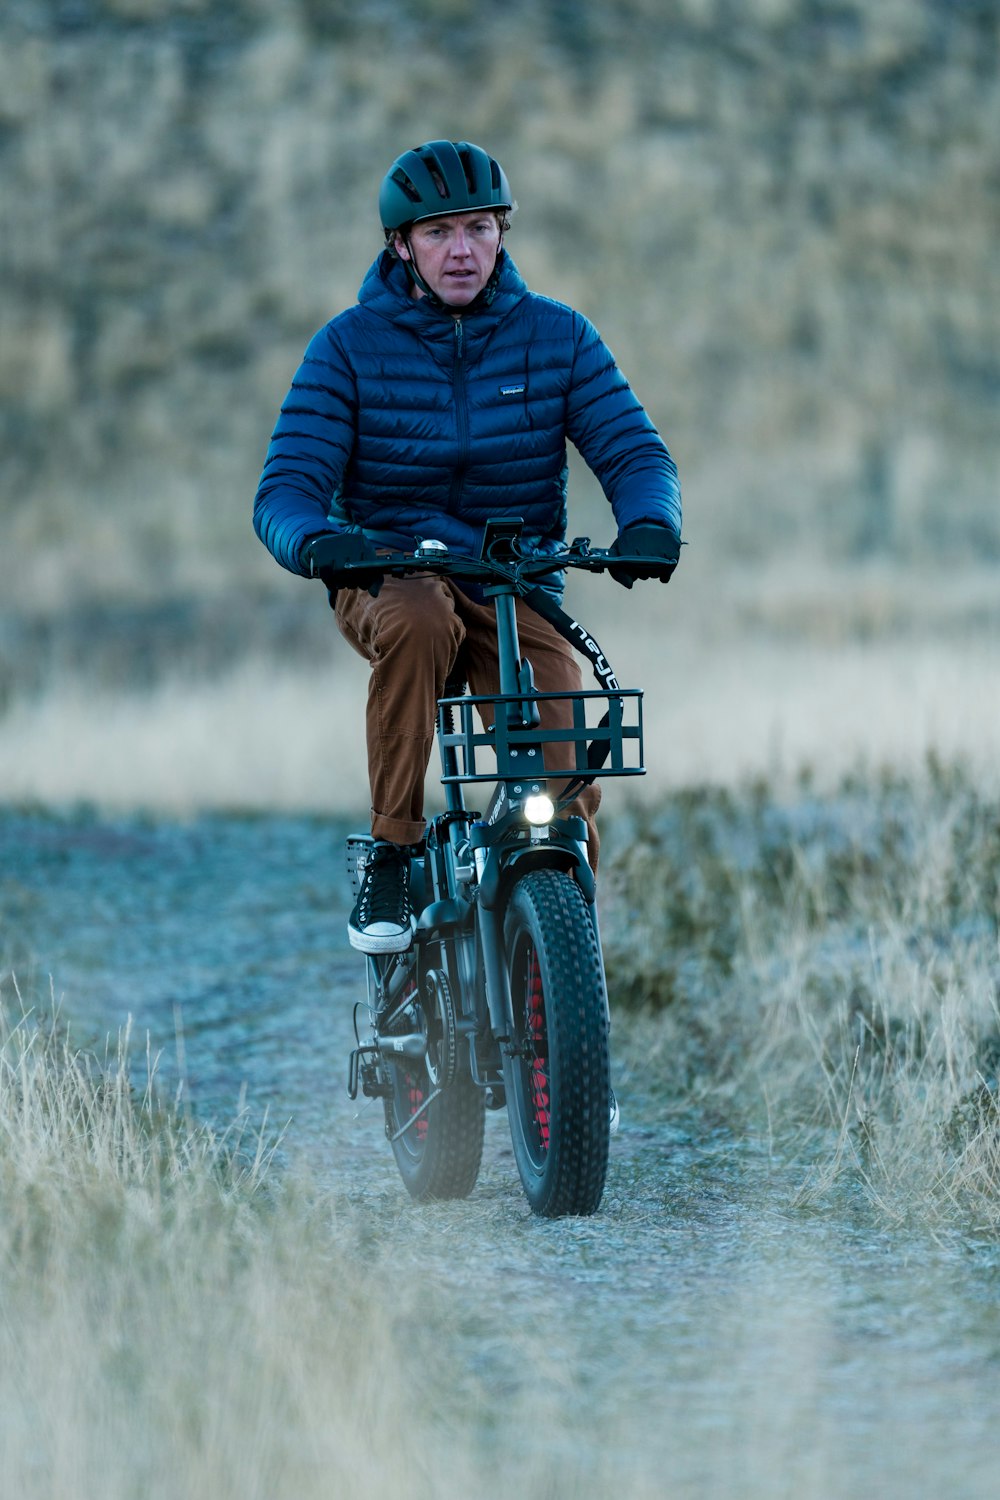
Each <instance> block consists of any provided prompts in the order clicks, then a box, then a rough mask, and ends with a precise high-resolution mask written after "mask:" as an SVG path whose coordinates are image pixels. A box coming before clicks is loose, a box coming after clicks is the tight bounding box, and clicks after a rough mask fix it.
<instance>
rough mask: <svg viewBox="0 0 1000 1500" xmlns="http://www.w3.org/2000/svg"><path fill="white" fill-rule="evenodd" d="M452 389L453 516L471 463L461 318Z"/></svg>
mask: <svg viewBox="0 0 1000 1500" xmlns="http://www.w3.org/2000/svg"><path fill="white" fill-rule="evenodd" d="M452 389H453V391H454V400H455V421H456V423H457V426H458V458H457V459H456V461H455V467H454V469H453V470H452V475H451V491H450V493H449V496H448V510H449V512H451V513H452V514H454V512H455V511H457V510H458V508H459V504H458V502H459V499H460V497H461V493H462V481H463V479H464V478H465V470H466V467H467V466H468V462H469V408H468V405H467V404H466V399H465V330H464V328H463V326H462V320H461V318H456V319H455V357H454V360H453V362H452Z"/></svg>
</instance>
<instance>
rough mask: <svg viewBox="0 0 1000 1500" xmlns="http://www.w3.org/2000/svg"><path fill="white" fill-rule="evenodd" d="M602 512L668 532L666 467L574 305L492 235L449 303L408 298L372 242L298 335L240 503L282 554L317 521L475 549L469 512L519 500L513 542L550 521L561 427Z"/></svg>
mask: <svg viewBox="0 0 1000 1500" xmlns="http://www.w3.org/2000/svg"><path fill="white" fill-rule="evenodd" d="M567 438H568V439H569V440H570V441H571V442H572V443H573V444H574V445H575V446H576V447H577V448H578V449H579V451H580V453H582V455H583V457H584V459H585V460H586V461H587V463H588V464H589V465H590V467H591V469H593V471H594V473H595V474H596V475H597V478H598V479H599V480H600V482H601V485H602V487H603V489H604V492H605V494H606V495H607V496H608V499H609V500H610V502H611V505H612V508H613V510H614V515H615V520H616V522H617V524H618V528H619V530H620V529H621V528H622V527H623V526H627V525H629V524H632V523H635V522H638V521H656V522H662V523H664V524H666V525H668V526H671V527H673V529H674V530H675V531H676V532H677V533H678V535H679V534H680V527H681V503H680V491H679V488H678V483H677V469H676V466H675V464H674V461H673V459H672V458H671V456H670V454H669V452H668V451H667V448H666V445H665V444H664V442H663V440H662V439H661V438H660V436H659V434H658V433H657V431H656V429H655V428H654V426H653V424H652V423H651V422H650V420H649V418H648V417H647V415H646V413H645V411H644V410H643V408H642V407H641V405H640V404H639V402H638V401H637V400H636V398H635V396H634V395H633V393H632V390H631V388H630V387H629V385H628V382H627V381H626V380H625V377H624V376H623V375H622V373H621V371H620V370H619V369H618V367H617V365H616V364H615V362H614V359H613V357H612V355H611V352H610V350H609V349H608V348H607V346H606V345H605V344H604V343H603V342H602V340H601V338H600V336H599V334H598V333H597V330H596V329H595V328H594V327H593V325H592V324H591V323H589V322H588V321H587V319H586V318H584V317H583V316H582V315H581V314H580V313H578V312H574V311H573V310H572V309H571V308H569V307H565V306H563V305H562V304H561V303H559V302H553V301H551V300H550V299H549V298H547V297H540V296H538V295H536V294H535V293H533V292H529V291H528V288H527V287H526V285H525V283H524V281H523V279H522V278H521V275H520V273H519V272H518V270H517V267H516V266H515V265H514V263H513V261H512V260H511V259H510V257H509V256H508V255H507V254H506V252H504V253H503V254H502V257H501V263H500V275H499V278H498V280H497V282H496V290H495V293H494V295H493V297H492V300H490V301H489V303H488V305H486V306H483V307H482V308H481V309H480V307H479V306H478V305H477V307H476V309H475V310H474V311H470V312H467V313H465V314H463V316H461V317H459V318H455V317H453V316H452V315H451V314H450V313H449V312H448V311H446V310H442V309H441V308H440V307H436V306H434V305H433V304H432V303H431V302H430V301H428V300H427V299H421V300H415V299H414V298H413V297H411V296H410V293H409V282H408V280H407V277H406V273H405V269H404V267H403V265H402V264H401V262H399V261H398V260H396V259H395V258H394V257H392V256H391V255H389V254H388V253H387V252H383V254H382V255H381V256H379V258H378V259H377V260H376V261H375V263H374V265H373V266H372V267H371V269H370V270H369V272H368V274H367V276H366V277H365V280H364V283H363V285H362V287H361V291H360V293H359V299H358V303H357V305H356V306H354V307H352V308H349V309H348V310H347V311H346V312H343V313H341V314H340V315H339V316H338V317H336V318H334V319H333V320H332V322H330V323H328V324H327V325H326V327H325V328H323V329H321V330H320V332H319V333H317V334H316V336H315V337H314V338H313V339H312V341H311V343H310V344H309V347H308V349H307V350H306V353H305V357H304V359H303V361H302V364H301V366H300V367H299V370H298V372H297V374H296V376H295V379H294V381H293V382H292V388H291V390H290V392H289V394H288V396H287V397H286V399H285V403H284V405H283V406H282V408H281V414H280V416H279V418H278V423H277V426H276V427H275V429H274V434H273V436H272V439H271V445H270V447H269V449H268V453H267V461H266V463H265V465H264V472H263V474H262V475H261V480H260V486H259V488H258V490H257V498H256V501H255V503H254V527H255V529H256V531H257V535H258V536H259V537H260V539H261V541H262V542H264V544H265V546H267V547H268V548H269V549H270V551H271V552H272V553H273V554H274V556H275V557H276V558H277V560H278V562H280V563H281V564H282V565H283V566H284V567H286V568H289V569H290V570H291V571H292V572H293V573H301V572H302V568H301V565H300V563H299V553H300V551H301V549H302V544H303V542H304V541H305V540H306V538H307V537H310V536H314V535H316V534H317V533H318V532H322V531H330V530H344V529H348V528H352V527H361V528H362V529H363V530H364V531H365V532H366V533H367V534H368V535H369V536H370V537H372V538H373V540H375V541H376V542H379V543H385V544H387V545H391V546H402V547H406V546H410V545H411V544H412V543H413V542H414V540H415V539H416V538H420V537H436V538H437V539H438V540H439V541H442V542H444V543H446V545H448V546H449V547H451V548H452V549H453V550H454V551H459V552H467V553H475V552H477V551H478V548H479V544H480V540H481V536H482V528H483V525H484V523H485V522H486V520H487V519H488V518H489V517H491V516H497V515H519V516H522V517H523V518H524V522H525V528H524V535H525V538H526V540H527V542H528V545H529V546H532V547H534V548H535V549H536V550H538V551H540V552H543V553H544V552H547V551H552V550H554V549H555V548H556V547H558V545H559V544H560V542H562V541H563V540H564V539H565V535H566V473H567V470H566V440H567Z"/></svg>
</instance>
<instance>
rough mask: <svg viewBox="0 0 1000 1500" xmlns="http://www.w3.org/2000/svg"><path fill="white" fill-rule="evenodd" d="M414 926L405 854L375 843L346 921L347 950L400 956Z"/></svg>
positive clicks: (407, 858) (386, 845)
mask: <svg viewBox="0 0 1000 1500" xmlns="http://www.w3.org/2000/svg"><path fill="white" fill-rule="evenodd" d="M416 925H417V923H416V919H415V917H414V915H413V908H412V906H411V905H410V857H409V854H408V852H407V851H406V850H405V849H401V848H400V847H399V845H398V844H385V843H381V844H375V845H374V846H373V847H372V852H371V855H370V856H369V859H368V863H367V865H366V866H365V878H364V880H363V881H362V883H361V890H360V892H359V894H358V900H357V905H356V906H355V908H354V910H353V911H352V912H351V915H350V917H349V919H348V922H347V936H348V937H349V938H350V940H351V947H352V948H357V949H358V950H359V951H360V952H361V953H403V952H405V951H406V949H407V948H409V946H410V944H411V943H412V942H413V933H414V930H415V928H416Z"/></svg>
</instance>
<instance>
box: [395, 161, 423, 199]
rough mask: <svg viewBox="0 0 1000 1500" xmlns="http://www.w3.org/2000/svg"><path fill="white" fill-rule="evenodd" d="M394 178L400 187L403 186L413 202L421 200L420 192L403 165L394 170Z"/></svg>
mask: <svg viewBox="0 0 1000 1500" xmlns="http://www.w3.org/2000/svg"><path fill="white" fill-rule="evenodd" d="M392 180H393V182H394V183H395V184H396V186H397V187H398V188H402V190H403V192H404V193H405V194H406V196H407V198H409V200H410V202H411V203H419V202H420V194H419V193H418V192H417V189H416V188H415V187H414V186H413V183H412V182H411V181H410V179H409V178H408V177H407V175H406V173H405V172H404V171H403V169H402V168H401V167H397V168H396V170H395V172H393V174H392Z"/></svg>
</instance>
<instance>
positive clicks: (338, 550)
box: [299, 531, 382, 594]
mask: <svg viewBox="0 0 1000 1500" xmlns="http://www.w3.org/2000/svg"><path fill="white" fill-rule="evenodd" d="M299 562H300V563H301V564H302V567H303V569H304V570H305V572H307V573H308V574H309V577H310V578H322V580H323V582H324V583H325V584H326V586H327V588H328V589H329V590H330V592H331V593H333V592H335V591H336V590H337V589H338V588H352V589H359V588H364V589H368V590H369V592H370V593H372V594H377V593H378V591H379V589H380V588H381V587H382V574H381V573H380V572H379V570H378V567H377V566H373V567H372V568H371V569H370V570H369V569H368V568H357V566H356V565H357V564H358V563H364V562H371V563H373V564H376V562H377V558H376V554H375V548H374V547H373V546H372V544H371V542H370V541H369V540H368V538H367V537H366V536H365V534H364V532H363V531H323V532H321V533H320V534H319V536H311V537H309V538H308V539H307V540H306V541H305V542H303V544H302V551H301V552H300V553H299ZM348 564H353V565H354V567H352V569H351V571H350V572H349V573H347V572H345V571H344V570H345V568H346V567H347V565H348Z"/></svg>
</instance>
